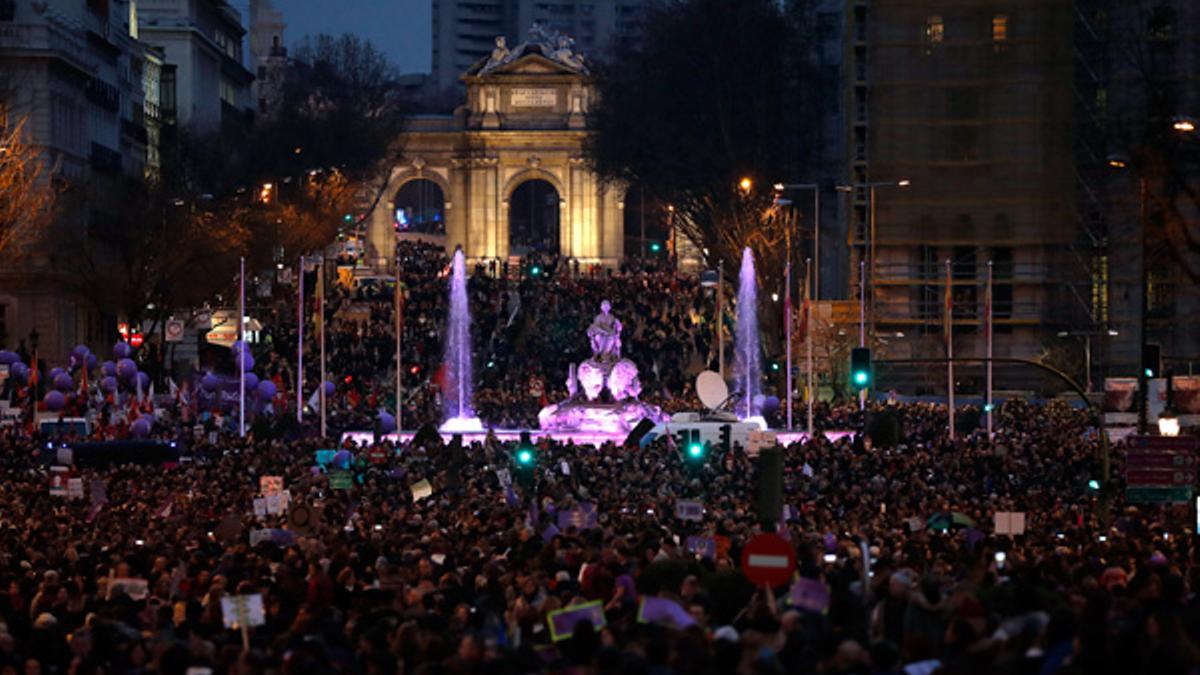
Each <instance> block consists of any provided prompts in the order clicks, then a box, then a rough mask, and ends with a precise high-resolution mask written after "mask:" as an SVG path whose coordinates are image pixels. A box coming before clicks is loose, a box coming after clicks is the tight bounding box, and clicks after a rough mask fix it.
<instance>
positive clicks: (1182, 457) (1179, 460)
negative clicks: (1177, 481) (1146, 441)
mask: <svg viewBox="0 0 1200 675" xmlns="http://www.w3.org/2000/svg"><path fill="white" fill-rule="evenodd" d="M1125 465H1126V466H1127V467H1129V468H1131V469H1133V468H1138V469H1158V468H1161V469H1190V468H1194V467H1195V466H1196V455H1194V454H1192V453H1181V452H1154V451H1139V452H1131V453H1129V454H1128V455H1125Z"/></svg>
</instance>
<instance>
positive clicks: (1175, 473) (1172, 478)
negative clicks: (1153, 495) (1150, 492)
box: [1125, 468, 1196, 487]
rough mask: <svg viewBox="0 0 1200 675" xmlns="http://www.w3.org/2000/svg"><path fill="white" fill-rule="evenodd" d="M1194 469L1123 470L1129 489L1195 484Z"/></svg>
mask: <svg viewBox="0 0 1200 675" xmlns="http://www.w3.org/2000/svg"><path fill="white" fill-rule="evenodd" d="M1195 477H1196V470H1195V469H1184V470H1175V469H1170V468H1166V469H1158V468H1155V469H1133V468H1129V469H1126V470H1125V484H1126V485H1127V486H1129V487H1135V486H1136V487H1148V486H1154V485H1161V486H1171V485H1191V484H1192V483H1194V482H1195Z"/></svg>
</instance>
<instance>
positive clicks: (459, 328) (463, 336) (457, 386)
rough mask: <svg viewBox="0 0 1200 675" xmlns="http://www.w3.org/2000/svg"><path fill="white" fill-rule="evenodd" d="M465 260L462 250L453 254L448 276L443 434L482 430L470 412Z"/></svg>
mask: <svg viewBox="0 0 1200 675" xmlns="http://www.w3.org/2000/svg"><path fill="white" fill-rule="evenodd" d="M466 267H467V265H466V260H465V258H464V256H463V252H462V248H458V249H456V250H455V251H454V263H453V266H452V269H451V274H450V319H449V321H448V322H447V324H446V343H445V344H446V356H445V359H444V360H443V363H444V364H445V367H446V389H445V390H444V391H443V392H442V400H443V402H444V403H443V405H444V406H445V411H446V421H445V422H443V423H442V431H448V432H455V433H460V432H471V431H483V423H482V422H480V421H479V418H478V417H476V416H475V411H474V410H472V409H471V308H470V302H469V299H468V298H467V271H466Z"/></svg>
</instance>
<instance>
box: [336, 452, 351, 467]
mask: <svg viewBox="0 0 1200 675" xmlns="http://www.w3.org/2000/svg"><path fill="white" fill-rule="evenodd" d="M353 460H354V455H351V454H350V451H349V450H338V451H337V452H336V453H334V455H333V465H334V466H336V467H337V468H339V469H349V468H350V462H351V461H353Z"/></svg>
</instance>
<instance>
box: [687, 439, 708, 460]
mask: <svg viewBox="0 0 1200 675" xmlns="http://www.w3.org/2000/svg"><path fill="white" fill-rule="evenodd" d="M687 452H688V457H691V458H692V459H700V458H701V457H703V456H704V446H703V445H700V444H699V443H692V444H691V445H689V446H688V449H687Z"/></svg>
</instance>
